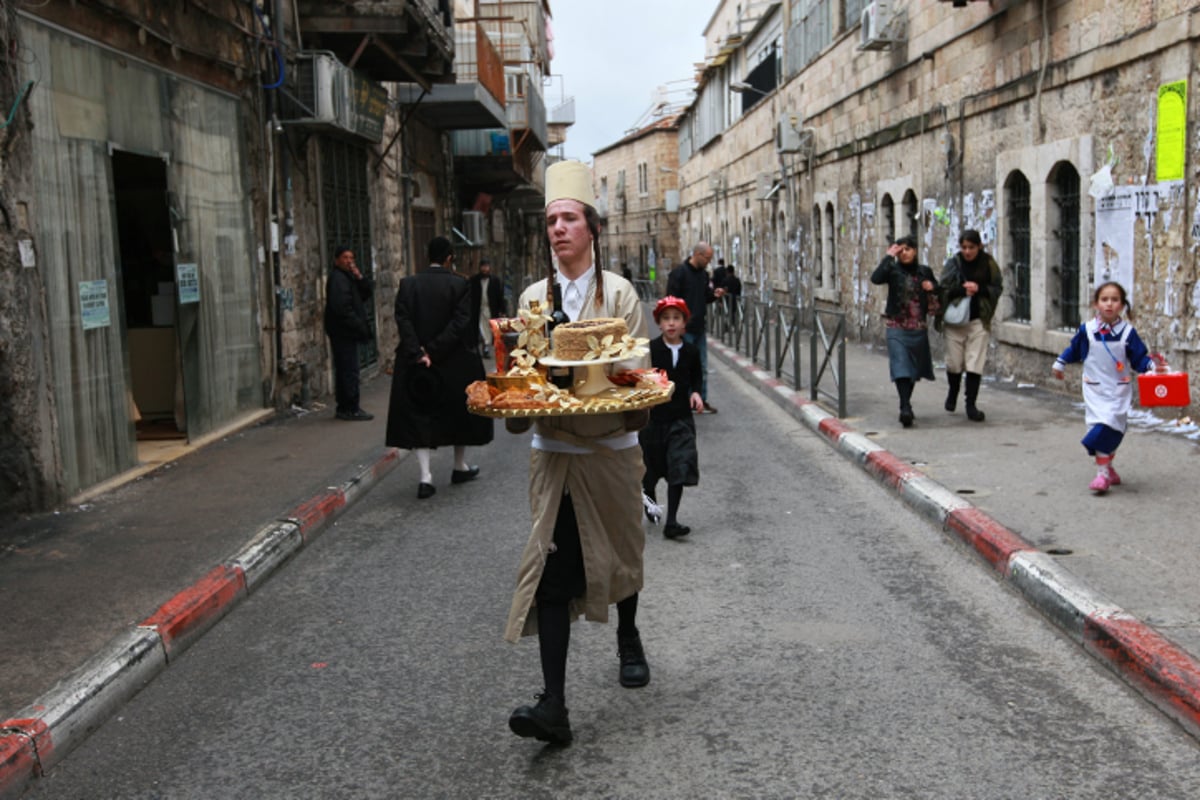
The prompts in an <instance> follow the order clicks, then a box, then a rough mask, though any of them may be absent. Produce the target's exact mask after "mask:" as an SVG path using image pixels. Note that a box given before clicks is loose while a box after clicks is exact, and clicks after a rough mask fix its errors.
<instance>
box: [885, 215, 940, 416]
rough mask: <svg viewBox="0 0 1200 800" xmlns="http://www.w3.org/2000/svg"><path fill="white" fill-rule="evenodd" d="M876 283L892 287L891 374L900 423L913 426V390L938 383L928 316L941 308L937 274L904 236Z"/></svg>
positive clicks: (890, 251)
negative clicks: (921, 261) (921, 383)
mask: <svg viewBox="0 0 1200 800" xmlns="http://www.w3.org/2000/svg"><path fill="white" fill-rule="evenodd" d="M871 283H874V284H877V285H881V286H882V285H886V286H887V287H888V293H887V306H886V307H885V308H884V312H883V316H884V318H885V320H886V324H887V349H888V372H889V373H890V375H891V378H892V381H893V382H894V383H895V384H896V394H898V395H899V396H900V424H901V425H903V426H904V427H906V428H909V427H912V424H913V419H915V415H914V414H913V409H912V393H913V386H915V385H916V382H917V381H919V380H920V379H921V378H924V379H925V380H927V381H931V380H934V376H933V356H932V354H931V353H930V351H929V332H928V331H927V330H926V328H925V318H926V317H927V316H928V315H929V314H931V313H933V312H935V311H936V310H937V308H938V296H937V279H935V278H934V277H933V270H931V269H930V268H929V267H927V266H925V265H924V264H918V263H917V240H916V237H914V236H901V237H900V238H899V239H897V240H896V241H895V243H894V244H892V245H891V246H890V247H888V249H887V255H885V256H884V257H883V260H882V261H880V262H879V266H878V267H876V268H875V271H874V272H872V273H871Z"/></svg>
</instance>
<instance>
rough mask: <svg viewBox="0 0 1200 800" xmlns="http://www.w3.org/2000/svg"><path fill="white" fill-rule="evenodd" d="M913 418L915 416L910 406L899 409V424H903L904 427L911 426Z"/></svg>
mask: <svg viewBox="0 0 1200 800" xmlns="http://www.w3.org/2000/svg"><path fill="white" fill-rule="evenodd" d="M914 419H916V417H914V416H913V412H912V409H911V408H902V409H900V424H901V425H903V426H904V427H906V428H911V427H912V424H913V420H914Z"/></svg>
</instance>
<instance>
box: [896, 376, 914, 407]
mask: <svg viewBox="0 0 1200 800" xmlns="http://www.w3.org/2000/svg"><path fill="white" fill-rule="evenodd" d="M912 393H913V380H912V378H897V379H896V394H898V395H900V408H901V409H907V408H911V407H912Z"/></svg>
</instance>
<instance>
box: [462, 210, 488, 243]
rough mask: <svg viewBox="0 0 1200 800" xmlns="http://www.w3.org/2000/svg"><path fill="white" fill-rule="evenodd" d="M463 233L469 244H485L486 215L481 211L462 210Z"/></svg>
mask: <svg viewBox="0 0 1200 800" xmlns="http://www.w3.org/2000/svg"><path fill="white" fill-rule="evenodd" d="M462 215H463V233H465V234H466V235H467V238H468V239H470V240H471V244H472V245H475V246H477V247H482V246H483V245H485V244H487V217H485V216H484V214H483V212H482V211H464V212H462Z"/></svg>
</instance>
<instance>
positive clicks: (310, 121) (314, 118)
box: [280, 50, 388, 142]
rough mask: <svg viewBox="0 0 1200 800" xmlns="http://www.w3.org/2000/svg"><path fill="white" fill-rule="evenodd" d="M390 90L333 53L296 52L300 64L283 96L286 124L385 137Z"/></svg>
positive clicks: (294, 70) (374, 140) (378, 139)
mask: <svg viewBox="0 0 1200 800" xmlns="http://www.w3.org/2000/svg"><path fill="white" fill-rule="evenodd" d="M387 108H388V103H387V91H386V90H385V89H384V88H383V87H382V86H380V85H379V84H377V83H374V82H372V81H369V80H367V79H366V78H364V77H362V76H361V75H359V74H358V73H356V72H355V71H354V70H352V69H350V68H349V67H347V66H346V65H345V64H343V63H342V62H340V61H338V60H337V57H336V56H335V55H334V54H333V53H328V52H325V51H320V50H317V51H307V52H302V53H297V54H296V65H295V68H294V69H293V70H292V74H291V77H290V80H289V81H288V83H287V85H286V86H285V87H284V90H283V92H282V93H281V97H280V117H281V121H282V122H283V123H284V124H289V125H299V126H303V127H308V128H317V129H320V130H328V131H332V132H336V133H342V134H347V133H349V134H353V135H355V136H361V137H362V138H364V139H368V140H370V141H372V142H379V141H382V140H383V121H384V118H385V117H386V115H387Z"/></svg>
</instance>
